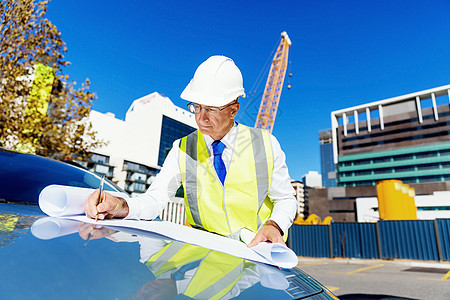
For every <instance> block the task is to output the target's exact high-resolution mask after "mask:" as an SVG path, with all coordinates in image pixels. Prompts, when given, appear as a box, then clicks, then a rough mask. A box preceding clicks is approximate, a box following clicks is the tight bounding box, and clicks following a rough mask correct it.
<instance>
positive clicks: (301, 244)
mask: <svg viewBox="0 0 450 300" xmlns="http://www.w3.org/2000/svg"><path fill="white" fill-rule="evenodd" d="M328 230H329V229H328V225H292V227H291V230H290V240H291V248H292V250H293V251H294V252H295V254H297V255H299V256H309V257H330V239H329V234H328Z"/></svg>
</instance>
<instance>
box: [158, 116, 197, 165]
mask: <svg viewBox="0 0 450 300" xmlns="http://www.w3.org/2000/svg"><path fill="white" fill-rule="evenodd" d="M195 130H196V129H195V128H193V127H191V126H189V125H186V124H184V123H181V122H179V121H177V120H174V119H172V118H169V117H167V116H164V115H163V120H162V125H161V141H160V143H159V154H158V166H162V165H163V163H164V160H165V159H166V156H167V154H168V153H169V151H170V149H172V144H173V142H174V141H175V140H176V139H179V138H182V137H184V136H186V135H188V134H190V133H191V132H193V131H195Z"/></svg>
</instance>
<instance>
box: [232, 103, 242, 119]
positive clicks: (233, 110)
mask: <svg viewBox="0 0 450 300" xmlns="http://www.w3.org/2000/svg"><path fill="white" fill-rule="evenodd" d="M240 106H241V105H240V103H239V102H238V103H236V104H235V105H233V106H232V107H231V108H232V110H231V118H234V116H236V114H237V112H238V111H239V107H240Z"/></svg>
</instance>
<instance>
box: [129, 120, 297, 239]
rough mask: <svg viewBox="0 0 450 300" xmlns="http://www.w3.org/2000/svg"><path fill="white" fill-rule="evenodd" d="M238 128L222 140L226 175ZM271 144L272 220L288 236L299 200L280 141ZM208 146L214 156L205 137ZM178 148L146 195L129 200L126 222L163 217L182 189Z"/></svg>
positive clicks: (170, 153) (269, 194)
mask: <svg viewBox="0 0 450 300" xmlns="http://www.w3.org/2000/svg"><path fill="white" fill-rule="evenodd" d="M238 128H239V125H238V124H237V123H236V124H235V126H233V128H232V129H231V130H230V131H229V132H228V133H227V134H226V135H225V136H224V137H223V138H222V139H221V141H222V143H224V144H225V146H226V147H225V149H224V151H223V153H222V159H223V161H224V164H225V168H226V169H227V171H228V167H229V165H230V162H231V155H232V153H233V148H234V143H235V140H236V136H237V133H238ZM270 141H271V144H272V152H273V174H272V184H271V186H270V188H269V193H268V196H269V198H270V199H271V200H272V201H273V202H274V207H273V211H272V214H271V216H270V220H273V221H274V222H276V223H277V224H278V226H280V228H281V230H283V232H286V230H287V229H288V228H289V227H290V226H291V225H292V222H293V221H294V217H295V213H296V210H297V200H296V199H295V191H294V189H293V187H292V185H291V178H290V177H289V173H288V168H287V166H286V156H285V154H284V152H283V151H282V150H281V147H280V144H279V143H278V140H277V139H276V138H275V137H274V136H273V135H270ZM205 142H206V146H207V147H208V150H209V151H210V153H213V150H212V143H213V142H214V140H213V139H212V138H211V137H210V136H207V135H205ZM179 144H180V140H179V139H178V140H176V141H174V142H173V145H172V149H171V150H170V152H169V154H168V155H167V157H166V160H165V161H164V164H163V167H162V169H161V172H160V173H159V174H158V175H157V176H156V178H155V180H154V181H153V183H152V184H151V185H150V187H149V188H148V190H147V191H146V192H145V193H144V194H141V195H139V196H137V197H134V198H130V199H128V200H127V204H128V207H129V213H128V216H127V217H126V218H127V219H147V220H151V219H154V218H156V217H157V216H159V215H160V213H161V211H162V210H163V209H164V208H165V207H166V205H167V203H168V201H169V200H170V199H171V198H173V197H174V196H175V193H176V191H177V189H178V188H179V187H180V185H181V174H180V166H179V164H178V157H179V151H180V148H179ZM209 159H211V162H212V163H213V159H214V157H213V156H211V157H210V158H209Z"/></svg>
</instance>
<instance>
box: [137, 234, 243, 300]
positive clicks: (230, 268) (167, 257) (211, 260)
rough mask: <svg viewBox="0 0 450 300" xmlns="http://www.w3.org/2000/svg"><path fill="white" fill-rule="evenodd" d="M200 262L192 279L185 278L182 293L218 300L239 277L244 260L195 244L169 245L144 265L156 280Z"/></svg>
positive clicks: (193, 296) (174, 243) (197, 297)
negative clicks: (164, 274)
mask: <svg viewBox="0 0 450 300" xmlns="http://www.w3.org/2000/svg"><path fill="white" fill-rule="evenodd" d="M196 260H201V262H200V264H199V266H198V267H197V270H196V272H195V274H194V276H193V277H191V278H188V279H189V283H188V285H187V288H186V290H185V291H184V294H185V295H186V296H189V297H192V298H196V299H219V298H221V297H223V296H224V295H225V294H226V293H228V292H229V291H230V290H231V289H232V288H233V286H234V285H235V284H236V282H237V281H238V280H239V279H240V278H241V276H242V272H243V270H244V265H245V264H244V262H245V261H244V259H242V258H238V257H235V256H232V255H229V254H225V253H222V252H217V251H211V250H209V249H206V248H202V247H199V246H195V245H190V244H184V243H180V242H176V241H175V242H171V243H169V244H167V245H166V246H165V247H164V248H162V249H161V250H160V251H158V252H157V253H156V254H154V255H153V256H152V257H151V258H150V259H149V260H148V261H147V262H146V263H145V264H146V265H147V267H148V268H149V269H150V271H152V273H153V274H154V275H155V276H156V277H158V276H159V275H161V274H163V273H165V272H167V271H171V270H175V269H180V268H182V267H183V266H184V265H186V264H188V263H190V262H193V261H196Z"/></svg>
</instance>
